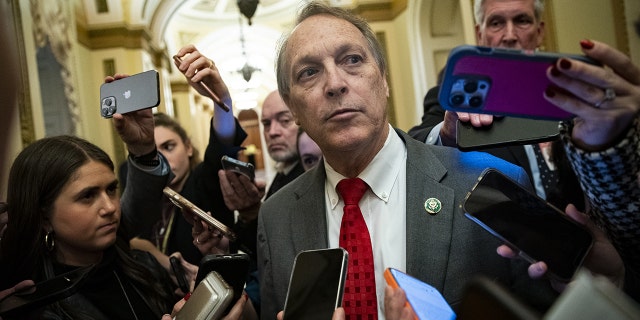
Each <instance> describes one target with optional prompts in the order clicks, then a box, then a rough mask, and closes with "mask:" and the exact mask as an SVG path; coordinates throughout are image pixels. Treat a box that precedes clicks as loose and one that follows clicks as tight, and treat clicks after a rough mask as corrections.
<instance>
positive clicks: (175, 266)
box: [169, 257, 191, 293]
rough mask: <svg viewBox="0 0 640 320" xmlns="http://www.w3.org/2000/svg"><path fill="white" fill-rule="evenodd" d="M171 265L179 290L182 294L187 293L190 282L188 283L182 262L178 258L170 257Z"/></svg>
mask: <svg viewBox="0 0 640 320" xmlns="http://www.w3.org/2000/svg"><path fill="white" fill-rule="evenodd" d="M169 263H170V264H171V271H173V275H175V276H176V281H178V288H180V290H182V292H184V293H187V292H190V291H191V290H189V289H190V288H189V282H188V281H187V275H186V273H185V271H184V267H182V264H180V260H179V259H178V258H176V257H169Z"/></svg>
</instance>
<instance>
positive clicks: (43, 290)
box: [0, 265, 94, 318]
mask: <svg viewBox="0 0 640 320" xmlns="http://www.w3.org/2000/svg"><path fill="white" fill-rule="evenodd" d="M93 267H94V266H93V265H91V266H86V267H80V268H77V269H75V270H72V271H69V272H66V273H63V274H60V275H58V276H56V277H54V278H51V279H48V280H45V281H42V282H39V283H36V284H35V286H34V287H32V288H30V289H27V290H24V291H20V292H15V293H13V294H11V295H9V296H7V297H5V298H4V299H2V300H0V316H2V317H7V318H9V317H18V318H22V317H23V315H26V314H29V312H31V311H34V310H38V309H39V308H41V307H44V306H46V305H48V304H51V303H54V302H56V301H59V300H62V299H64V298H67V297H69V296H71V295H72V294H74V293H76V292H77V291H78V290H79V289H80V287H81V286H82V285H83V284H84V282H85V281H86V279H87V278H88V276H89V275H90V274H91V271H92V270H93Z"/></svg>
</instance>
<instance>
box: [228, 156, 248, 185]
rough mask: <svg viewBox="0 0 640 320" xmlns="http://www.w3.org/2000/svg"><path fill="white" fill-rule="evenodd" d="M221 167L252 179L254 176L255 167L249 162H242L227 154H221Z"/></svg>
mask: <svg viewBox="0 0 640 320" xmlns="http://www.w3.org/2000/svg"><path fill="white" fill-rule="evenodd" d="M221 162H222V168H223V169H224V170H231V171H233V172H235V173H237V174H241V175H244V176H246V177H247V178H249V180H251V181H253V180H254V179H255V177H256V174H255V168H254V166H253V165H252V164H251V163H246V162H242V161H240V160H238V159H234V158H231V157H229V156H222V159H221Z"/></svg>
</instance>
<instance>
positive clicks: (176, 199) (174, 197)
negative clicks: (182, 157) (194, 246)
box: [162, 187, 236, 241]
mask: <svg viewBox="0 0 640 320" xmlns="http://www.w3.org/2000/svg"><path fill="white" fill-rule="evenodd" d="M162 191H163V192H164V194H165V195H166V196H167V198H169V200H171V202H172V203H173V204H174V205H176V207H178V208H180V209H182V210H183V211H185V210H186V211H187V212H189V213H192V214H195V215H196V216H198V218H200V219H202V221H204V222H205V223H206V224H208V225H209V226H210V227H212V228H215V229H217V230H218V231H220V233H222V235H223V236H225V237H227V238H228V239H229V241H235V240H236V234H235V233H234V232H233V231H232V230H231V229H230V228H229V227H227V226H226V225H225V224H224V223H222V222H220V221H218V220H217V219H215V218H214V217H212V216H211V215H210V214H208V213H206V212H205V211H204V210H202V209H200V208H198V207H197V206H196V205H195V204H193V203H191V201H189V200H187V199H186V198H185V197H183V196H182V195H181V194H179V193H177V192H176V191H175V190H173V189H171V188H169V187H165V188H164V189H163V190H162Z"/></svg>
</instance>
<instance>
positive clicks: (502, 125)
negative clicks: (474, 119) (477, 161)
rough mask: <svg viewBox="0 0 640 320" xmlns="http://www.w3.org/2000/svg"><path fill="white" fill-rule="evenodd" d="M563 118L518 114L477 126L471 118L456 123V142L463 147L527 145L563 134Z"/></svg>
mask: <svg viewBox="0 0 640 320" xmlns="http://www.w3.org/2000/svg"><path fill="white" fill-rule="evenodd" d="M559 124H560V122H559V121H552V120H534V119H525V118H516V117H500V116H496V117H494V118H493V123H492V124H491V125H490V126H483V127H474V126H473V125H471V123H470V122H462V121H460V120H458V121H457V123H456V126H457V128H456V143H457V145H458V149H460V150H462V151H472V150H483V149H487V148H495V147H503V146H511V145H525V144H533V143H540V142H545V141H552V140H556V139H559V138H560V131H559V129H558V128H559Z"/></svg>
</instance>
